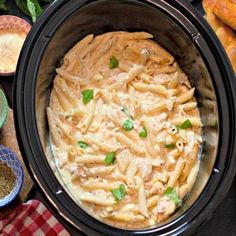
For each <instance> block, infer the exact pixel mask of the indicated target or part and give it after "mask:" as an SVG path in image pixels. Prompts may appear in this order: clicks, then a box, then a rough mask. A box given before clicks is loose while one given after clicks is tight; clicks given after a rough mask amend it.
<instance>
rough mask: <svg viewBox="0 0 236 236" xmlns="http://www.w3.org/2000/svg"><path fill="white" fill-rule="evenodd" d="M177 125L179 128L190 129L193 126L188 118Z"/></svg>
mask: <svg viewBox="0 0 236 236" xmlns="http://www.w3.org/2000/svg"><path fill="white" fill-rule="evenodd" d="M176 127H177V128H179V129H188V128H191V127H192V123H191V121H190V120H189V119H187V120H185V121H184V122H183V123H182V124H181V125H177V126H176Z"/></svg>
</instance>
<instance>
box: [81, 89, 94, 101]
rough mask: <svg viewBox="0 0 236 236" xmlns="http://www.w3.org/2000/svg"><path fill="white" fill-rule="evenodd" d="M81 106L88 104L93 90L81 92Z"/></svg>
mask: <svg viewBox="0 0 236 236" xmlns="http://www.w3.org/2000/svg"><path fill="white" fill-rule="evenodd" d="M82 96H83V104H85V105H86V104H88V103H89V102H90V101H91V100H92V99H93V90H92V89H87V90H84V91H83V92H82Z"/></svg>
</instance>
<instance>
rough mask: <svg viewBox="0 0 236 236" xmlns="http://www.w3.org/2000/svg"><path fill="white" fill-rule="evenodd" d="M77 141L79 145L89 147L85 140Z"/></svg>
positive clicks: (83, 147)
mask: <svg viewBox="0 0 236 236" xmlns="http://www.w3.org/2000/svg"><path fill="white" fill-rule="evenodd" d="M77 143H78V145H79V147H80V148H82V149H86V148H87V147H88V144H87V143H85V142H83V141H78V142H77Z"/></svg>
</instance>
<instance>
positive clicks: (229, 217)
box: [0, 0, 236, 236]
mask: <svg viewBox="0 0 236 236" xmlns="http://www.w3.org/2000/svg"><path fill="white" fill-rule="evenodd" d="M194 2H195V3H196V2H199V1H195V0H194ZM8 4H9V6H10V8H9V14H13V15H18V16H21V17H23V18H25V19H27V20H28V21H30V19H29V18H27V17H25V16H24V15H23V14H22V13H20V12H19V11H18V10H17V9H16V7H15V6H14V2H13V0H9V2H8ZM196 6H197V8H198V9H199V10H200V11H201V6H200V4H198V3H196ZM1 14H4V12H0V15H1ZM13 80H14V78H13V77H7V78H5V77H0V84H1V85H2V86H3V88H4V90H5V92H6V94H7V98H8V101H9V105H10V106H11V107H12V105H13V103H12V101H13V97H12V90H13ZM235 89H236V88H235ZM235 158H236V157H235ZM235 168H236V167H235ZM33 198H34V199H38V200H40V201H42V202H44V204H45V205H46V206H47V207H48V208H49V209H50V210H51V211H52V212H54V213H55V214H56V212H55V209H52V207H51V206H50V205H49V204H48V203H47V202H46V201H45V198H44V197H43V196H42V194H41V193H40V191H39V190H38V189H37V188H36V187H34V188H33V190H32V192H31V193H30V195H29V199H33ZM56 215H57V214H56ZM57 218H58V220H59V221H60V222H61V223H62V224H63V225H64V226H65V228H66V229H67V230H68V231H69V232H71V235H73V236H74V235H83V234H82V233H79V232H76V231H75V230H74V229H73V228H72V227H70V226H69V225H68V224H67V223H66V222H65V221H64V220H63V219H61V218H60V217H58V216H57ZM194 235H195V236H224V235H227V236H236V179H235V180H234V182H233V184H232V186H231V188H230V191H229V192H228V194H227V195H226V197H225V199H224V200H223V201H222V203H221V204H220V205H219V206H218V208H217V209H216V211H215V212H214V214H213V215H212V216H209V219H208V221H206V222H205V224H204V225H202V226H201V227H200V228H199V229H198V230H197V231H196V232H195V233H194Z"/></svg>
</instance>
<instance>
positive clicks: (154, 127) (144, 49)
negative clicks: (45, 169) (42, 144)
mask: <svg viewBox="0 0 236 236" xmlns="http://www.w3.org/2000/svg"><path fill="white" fill-rule="evenodd" d="M152 38H153V36H152V35H151V34H149V33H146V32H134V33H129V32H109V33H105V34H102V35H99V36H96V37H94V35H88V36H86V37H85V38H83V39H82V40H81V41H80V42H78V43H77V44H76V45H75V46H74V47H73V48H72V49H71V50H70V51H69V52H68V53H67V54H66V55H65V57H64V59H63V62H62V66H61V67H60V68H58V69H57V70H56V72H57V75H56V77H55V79H54V84H53V89H52V93H51V98H50V106H49V107H48V108H47V116H48V122H49V129H50V140H51V146H52V150H53V153H54V157H55V161H56V165H57V168H58V170H59V172H60V174H61V177H62V179H63V180H64V182H65V184H66V186H67V187H68V189H69V190H70V191H71V193H72V194H73V195H74V197H75V198H76V200H77V201H78V202H79V204H80V206H81V207H82V208H83V209H84V210H85V211H87V212H88V213H89V214H91V215H92V216H94V217H96V218H97V219H99V220H100V221H102V222H104V223H107V224H109V225H112V226H115V227H120V228H126V229H134V228H144V227H148V226H151V225H155V224H156V223H159V222H161V221H163V220H164V219H166V218H168V217H169V216H170V215H172V214H173V213H174V212H175V211H176V209H177V208H178V207H181V204H182V201H183V199H184V198H185V196H186V195H187V193H188V192H189V191H190V190H191V189H192V187H193V185H194V182H195V180H196V177H197V173H198V170H199V165H200V163H199V162H200V161H199V158H198V153H199V148H200V145H201V142H202V137H201V127H202V126H203V125H202V122H201V118H200V114H199V111H198V109H197V102H196V99H195V98H194V90H195V89H194V88H192V87H191V85H190V83H189V80H188V78H187V76H186V75H185V74H184V72H183V71H182V70H181V69H180V67H179V66H178V64H177V63H176V62H175V60H174V58H173V56H172V55H170V54H169V53H168V52H167V51H166V50H164V49H163V48H162V47H160V46H159V45H158V44H157V43H156V42H154V41H152V40H151V39H152Z"/></svg>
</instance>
